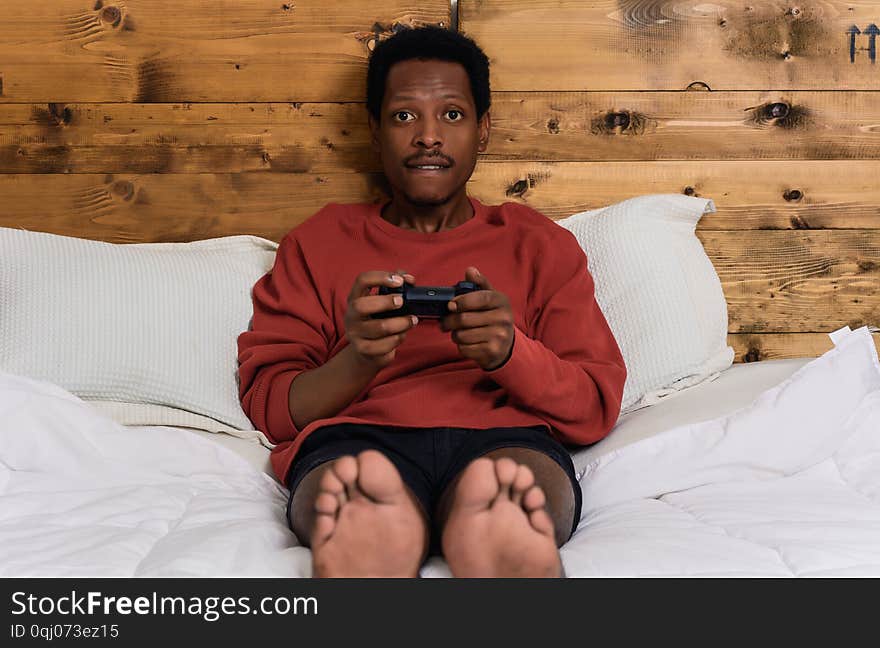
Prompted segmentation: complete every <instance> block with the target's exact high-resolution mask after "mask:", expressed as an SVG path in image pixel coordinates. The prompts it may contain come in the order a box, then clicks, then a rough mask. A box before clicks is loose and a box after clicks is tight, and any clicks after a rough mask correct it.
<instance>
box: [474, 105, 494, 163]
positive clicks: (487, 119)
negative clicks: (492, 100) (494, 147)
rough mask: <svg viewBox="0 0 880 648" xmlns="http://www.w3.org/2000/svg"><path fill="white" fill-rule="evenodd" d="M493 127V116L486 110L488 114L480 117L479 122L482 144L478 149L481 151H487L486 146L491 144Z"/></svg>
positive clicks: (478, 127) (478, 128)
mask: <svg viewBox="0 0 880 648" xmlns="http://www.w3.org/2000/svg"><path fill="white" fill-rule="evenodd" d="M491 128H492V117H491V116H490V115H489V111H488V110H487V111H486V114H485V115H483V116H482V117H481V118H480V122H479V124H477V130H478V131H479V132H480V144H479V146H478V147H477V150H478V151H479V152H480V153H483V152H485V150H486V148H487V147H488V146H489V131H490V130H491Z"/></svg>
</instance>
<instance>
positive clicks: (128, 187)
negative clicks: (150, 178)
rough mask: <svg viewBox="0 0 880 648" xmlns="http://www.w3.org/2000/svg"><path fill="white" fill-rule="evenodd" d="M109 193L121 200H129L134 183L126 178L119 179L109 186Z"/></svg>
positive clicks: (132, 194) (132, 192) (132, 193)
mask: <svg viewBox="0 0 880 648" xmlns="http://www.w3.org/2000/svg"><path fill="white" fill-rule="evenodd" d="M110 193H112V194H113V195H114V196H118V197H119V198H122V199H123V200H131V197H132V196H134V185H133V184H132V183H131V182H129V181H128V180H119V181H117V182H114V183H113V185H112V186H111V187H110Z"/></svg>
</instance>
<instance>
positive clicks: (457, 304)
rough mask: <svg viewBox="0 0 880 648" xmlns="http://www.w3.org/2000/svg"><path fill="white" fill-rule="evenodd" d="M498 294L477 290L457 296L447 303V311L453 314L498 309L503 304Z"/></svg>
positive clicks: (492, 291) (491, 291)
mask: <svg viewBox="0 0 880 648" xmlns="http://www.w3.org/2000/svg"><path fill="white" fill-rule="evenodd" d="M498 295H499V293H497V292H496V291H494V290H478V291H476V292H472V293H468V294H466V295H459V296H458V297H456V298H455V299H453V300H451V301H450V302H448V304H447V305H448V307H449V310H450V311H451V312H453V313H456V312H461V311H479V310H491V309H493V308H498V307H499V306H501V305H502V304H503V302H502V301H501V299H500V298H499V296H498Z"/></svg>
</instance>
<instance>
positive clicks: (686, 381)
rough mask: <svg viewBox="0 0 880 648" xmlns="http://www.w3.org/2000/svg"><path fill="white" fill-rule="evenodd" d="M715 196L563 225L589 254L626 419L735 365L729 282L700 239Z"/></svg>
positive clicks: (661, 201)
mask: <svg viewBox="0 0 880 648" xmlns="http://www.w3.org/2000/svg"><path fill="white" fill-rule="evenodd" d="M714 211H715V204H714V203H713V202H712V200H710V199H707V198H696V197H692V196H684V195H681V194H650V195H644V196H637V197H635V198H630V199H628V200H624V201H622V202H619V203H615V204H613V205H608V206H607V207H602V208H600V209H593V210H590V211H585V212H580V213H578V214H574V215H572V216H569V217H567V218H563V219H561V220H558V221H556V222H557V223H558V224H559V225H560V226H562V227H564V228H566V229H567V230H569V231H570V232H571V233H572V234H574V235H575V237H576V238H577V240H578V243H580V245H581V248H583V250H584V253H585V254H586V256H587V262H588V266H589V269H590V273H591V274H592V275H593V279H594V280H595V284H596V301H597V302H598V303H599V306H600V308H601V309H602V312H603V314H604V315H605V318H606V319H607V320H608V325H609V326H610V327H611V331H612V332H613V333H614V337H615V338H616V340H617V343H618V345H619V346H620V351H621V353H622V354H623V359H624V362H625V363H626V368H627V377H626V383H625V385H624V389H623V402H622V403H621V414H624V413H626V412H631V411H633V410H636V409H640V408H642V407H646V406H648V405H652V404H654V403H656V402H658V401H659V400H660V399H661V398H663V397H664V396H667V395H669V394H672V393H675V392H676V391H679V390H682V389H684V388H686V387H692V386H695V385H697V384H699V383H701V382H703V381H704V380H708V379H714V378H716V377H717V376H718V372H720V371H723V370H724V369H727V368H728V367H730V365H731V364H732V363H733V355H734V352H733V348H732V347H729V346H728V345H727V302H726V301H725V299H724V293H723V292H722V290H721V281H720V280H719V279H718V274H717V273H716V272H715V268H714V266H713V265H712V262H711V261H710V260H709V257H708V256H707V255H706V252H705V250H704V249H703V245H702V243H701V242H700V240H699V239H698V238H697V237H696V235H695V234H694V230H695V228H696V226H697V222H698V221H699V220H700V218H701V217H702V215H703V214H704V213H711V212H714Z"/></svg>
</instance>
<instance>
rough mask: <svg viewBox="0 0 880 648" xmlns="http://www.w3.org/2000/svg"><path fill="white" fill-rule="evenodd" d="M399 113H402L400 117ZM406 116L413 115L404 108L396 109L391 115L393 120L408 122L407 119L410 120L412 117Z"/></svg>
mask: <svg viewBox="0 0 880 648" xmlns="http://www.w3.org/2000/svg"><path fill="white" fill-rule="evenodd" d="M401 115H403V117H401ZM407 116H409V117H413V114H412V113H411V112H408V111H406V110H398V111H397V112H396V113H394V115H393V117H394V121H399V122H408V121H412V119H407V118H406V117H407ZM413 119H415V118H414V117H413Z"/></svg>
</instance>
